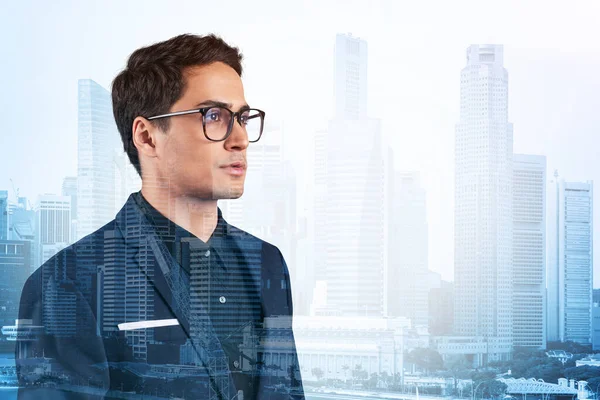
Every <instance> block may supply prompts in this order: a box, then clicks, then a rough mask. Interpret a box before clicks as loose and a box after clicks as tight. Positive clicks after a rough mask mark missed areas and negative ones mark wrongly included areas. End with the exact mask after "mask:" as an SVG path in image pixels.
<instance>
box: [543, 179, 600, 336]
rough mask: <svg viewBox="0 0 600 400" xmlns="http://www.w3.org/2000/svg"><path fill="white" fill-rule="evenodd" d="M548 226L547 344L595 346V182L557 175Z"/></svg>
mask: <svg viewBox="0 0 600 400" xmlns="http://www.w3.org/2000/svg"><path fill="white" fill-rule="evenodd" d="M554 178H555V179H554V185H555V186H554V189H555V192H554V195H553V196H552V202H551V203H552V204H551V207H550V212H549V214H550V218H549V221H550V222H549V224H548V231H549V238H548V239H549V240H548V248H549V252H548V280H547V282H548V341H560V342H564V341H574V342H577V343H581V344H591V343H592V284H593V265H594V262H593V261H594V257H593V255H594V253H593V189H594V186H593V182H592V181H587V182H566V181H565V180H564V179H558V176H557V175H556V174H555V177H554Z"/></svg>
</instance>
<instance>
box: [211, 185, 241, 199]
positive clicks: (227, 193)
mask: <svg viewBox="0 0 600 400" xmlns="http://www.w3.org/2000/svg"><path fill="white" fill-rule="evenodd" d="M243 194H244V186H243V185H242V186H236V187H230V188H228V189H225V190H222V191H218V192H216V193H215V195H216V196H215V198H217V199H219V200H227V199H239V198H240V197H242V195H243Z"/></svg>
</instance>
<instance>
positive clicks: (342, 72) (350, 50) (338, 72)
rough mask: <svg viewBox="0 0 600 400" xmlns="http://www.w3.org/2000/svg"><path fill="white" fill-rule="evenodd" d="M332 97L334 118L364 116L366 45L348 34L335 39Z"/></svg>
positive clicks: (339, 35)
mask: <svg viewBox="0 0 600 400" xmlns="http://www.w3.org/2000/svg"><path fill="white" fill-rule="evenodd" d="M334 51H335V58H334V77H333V79H334V89H333V90H334V96H335V118H336V119H364V118H366V116H367V42H366V41H365V40H362V39H360V38H356V37H353V36H352V35H351V34H348V35H344V34H340V33H338V34H337V35H336V37H335V48H334Z"/></svg>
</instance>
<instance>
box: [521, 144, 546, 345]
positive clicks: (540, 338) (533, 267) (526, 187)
mask: <svg viewBox="0 0 600 400" xmlns="http://www.w3.org/2000/svg"><path fill="white" fill-rule="evenodd" d="M513 162H514V164H513V176H514V178H513V221H514V222H513V223H514V226H513V340H514V342H513V343H514V346H519V347H532V348H540V349H544V348H546V157H544V156H535V155H525V154H515V155H514V159H513Z"/></svg>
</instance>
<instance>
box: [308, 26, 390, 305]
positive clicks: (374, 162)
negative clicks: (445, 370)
mask: <svg viewBox="0 0 600 400" xmlns="http://www.w3.org/2000/svg"><path fill="white" fill-rule="evenodd" d="M366 63H367V43H366V42H365V41H364V40H361V39H358V38H354V37H352V36H346V35H337V37H336V43H335V77H334V80H335V86H334V87H335V102H336V103H335V104H336V106H335V109H336V114H335V117H334V119H332V120H331V121H330V123H329V129H328V132H327V136H326V138H325V142H324V149H325V157H326V161H325V163H326V165H327V169H326V175H325V177H324V181H325V187H326V193H322V194H324V195H326V199H327V201H326V202H324V203H321V204H322V205H323V206H324V207H325V210H324V212H319V210H315V215H319V216H322V217H323V218H324V221H325V223H324V225H325V227H324V229H325V232H326V235H325V237H324V240H325V245H326V247H325V249H326V254H325V260H326V281H327V306H328V307H330V308H331V307H335V308H337V309H338V310H339V312H340V313H341V314H342V315H348V316H350V315H363V316H382V315H384V314H385V312H386V310H385V307H386V305H387V301H386V300H387V294H386V292H387V288H386V287H385V285H384V277H385V276H386V272H387V271H386V270H385V268H386V262H387V253H386V249H387V236H388V235H387V234H388V232H387V224H388V221H387V213H388V204H387V196H386V191H387V190H389V185H388V184H387V183H388V182H387V180H388V175H387V173H389V172H388V171H389V168H388V167H389V162H390V161H391V160H390V159H389V158H388V157H387V150H386V147H385V145H384V141H383V137H382V133H381V123H380V121H379V120H377V119H372V118H368V117H367V116H366V101H367V100H366ZM321 211H322V210H321Z"/></svg>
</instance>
